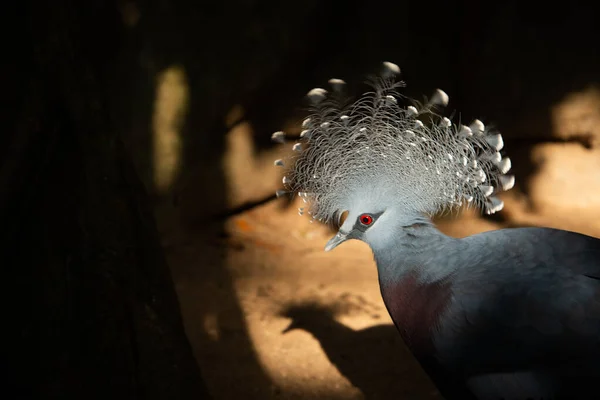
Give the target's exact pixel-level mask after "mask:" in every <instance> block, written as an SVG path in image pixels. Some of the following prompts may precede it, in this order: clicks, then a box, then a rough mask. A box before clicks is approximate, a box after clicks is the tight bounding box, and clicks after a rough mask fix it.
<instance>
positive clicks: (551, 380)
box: [327, 209, 600, 400]
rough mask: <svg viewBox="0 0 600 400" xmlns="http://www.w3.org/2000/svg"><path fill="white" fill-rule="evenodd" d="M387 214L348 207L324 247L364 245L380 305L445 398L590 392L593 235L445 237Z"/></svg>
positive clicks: (546, 232) (596, 350)
mask: <svg viewBox="0 0 600 400" xmlns="http://www.w3.org/2000/svg"><path fill="white" fill-rule="evenodd" d="M396 211H397V210H394V209H387V210H383V211H382V210H361V212H358V213H350V214H349V215H348V218H347V219H346V221H345V222H344V224H343V225H342V227H341V228H340V233H338V235H336V236H335V237H334V238H333V239H332V240H331V241H330V242H329V244H328V246H327V249H328V250H330V249H332V248H333V247H335V246H336V245H337V244H339V243H341V242H342V241H344V240H346V239H348V238H355V239H359V240H363V241H365V242H367V243H368V244H369V245H370V246H371V248H372V249H373V252H374V256H375V260H376V262H377V269H378V273H379V281H380V285H381V292H382V295H383V299H384V302H385V304H386V306H387V308H388V311H389V313H390V315H391V317H392V319H393V321H394V323H395V324H396V326H397V328H398V330H399V331H400V333H401V334H402V337H403V339H404V340H405V341H406V343H407V345H408V346H409V348H410V349H411V351H412V352H413V354H414V355H415V356H416V358H417V359H418V360H419V361H420V362H421V363H422V364H423V367H424V368H425V369H426V371H427V372H428V373H429V374H430V375H431V377H432V379H433V380H434V381H435V382H436V384H437V385H438V386H439V388H440V391H441V392H442V394H444V395H445V396H446V398H449V399H451V398H460V399H463V398H469V397H468V396H472V397H473V398H476V399H501V398H502V399H506V400H508V399H527V398H535V399H555V398H569V399H571V398H572V399H575V398H581V399H583V398H590V399H591V398H597V397H598V394H597V392H596V390H593V389H594V388H595V387H596V385H597V380H598V379H600V240H599V239H596V238H593V237H589V236H585V235H581V234H577V233H573V232H566V231H561V230H556V229H546V228H519V229H504V230H497V231H492V232H485V233H481V234H478V235H474V236H470V237H466V238H463V239H457V238H451V237H448V236H446V235H444V234H443V233H441V232H440V231H438V230H437V229H436V228H435V226H434V225H433V224H432V223H431V222H430V221H429V220H428V219H427V218H424V217H414V218H402V219H400V220H399V219H398V218H397V217H398V216H399V214H398V213H397V212H396ZM386 214H387V215H386ZM369 217H370V218H369Z"/></svg>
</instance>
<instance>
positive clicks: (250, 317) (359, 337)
mask: <svg viewBox="0 0 600 400" xmlns="http://www.w3.org/2000/svg"><path fill="white" fill-rule="evenodd" d="M169 80H171V82H172V91H171V92H169V91H168V90H167V91H166V92H165V91H164V90H163V89H164V88H163V87H162V86H160V85H159V88H163V89H160V90H163V91H160V90H159V99H158V100H157V104H160V101H165V102H166V103H168V101H166V100H165V99H168V98H169V96H171V97H172V98H174V99H175V100H176V101H183V100H182V99H184V98H185V96H186V92H185V90H184V89H183V88H182V82H184V80H183V77H182V75H178V72H177V70H172V71H170V72H167V73H166V74H165V75H163V77H162V81H161V82H166V81H169ZM161 99H162V100H161ZM575 101H580V102H581V101H582V100H581V97H576V96H575ZM588 102H589V101H588ZM583 103H585V104H587V103H586V102H585V101H583ZM157 107H158V106H157ZM183 109H185V107H184V106H182V105H180V106H177V107H173V106H172V105H171V110H172V111H171V113H169V112H166V111H163V115H164V117H163V118H162V119H161V117H160V115H159V116H158V117H157V118H156V119H155V139H154V140H155V143H156V144H160V143H163V144H165V145H164V147H163V149H162V150H161V149H157V150H155V158H157V159H156V160H155V165H157V166H159V167H157V168H158V169H159V170H157V171H155V174H156V184H157V188H158V189H160V190H163V189H164V188H166V187H168V186H169V182H170V180H171V177H172V176H173V174H174V168H175V167H174V166H176V165H177V160H176V157H175V155H176V154H177V151H178V150H177V146H178V143H179V140H178V138H177V129H176V128H177V126H179V125H178V122H177V121H178V117H177V115H176V114H177V113H178V112H179V111H176V110H183ZM598 109H600V107H599V108H598ZM565 110H566V111H565ZM555 112H556V121H555V123H556V124H558V125H557V126H556V127H555V128H556V129H557V131H560V127H561V126H562V125H560V124H561V121H565V120H566V121H567V122H564V123H569V124H573V120H572V118H571V119H569V116H572V115H576V113H574V112H573V111H572V109H569V107H568V106H566V105H564V104H563V105H562V106H561V107H558V106H557V109H556V111H555ZM157 113H159V114H160V110H158V111H157ZM592 114H593V113H592ZM586 115H587V114H586ZM594 115H595V114H594ZM161 124H162V125H161ZM161 132H163V133H162V134H163V136H161ZM251 133H252V132H251V127H250V126H249V125H248V124H246V123H241V124H238V125H236V126H234V127H233V128H232V129H231V131H230V132H229V134H228V137H227V139H226V143H227V148H228V152H227V153H226V154H225V156H224V158H223V164H224V169H225V175H226V179H227V193H228V198H227V207H233V206H236V205H239V204H241V203H243V202H245V201H249V200H259V199H261V198H264V197H267V196H269V195H270V194H272V193H273V192H274V190H275V189H277V188H278V184H279V182H280V177H281V175H280V173H281V171H280V170H277V169H276V168H275V167H273V164H272V162H273V160H274V159H275V158H280V157H281V156H282V155H284V154H285V151H287V150H286V149H275V150H272V151H269V152H265V153H261V154H258V155H257V154H255V151H254V148H253V144H252V140H251V137H252V136H251ZM159 147H160V146H159ZM163 153H164V154H163ZM509 155H510V153H509ZM163 156H164V159H160V158H161V157H163ZM532 157H533V158H534V160H538V161H539V171H538V174H537V175H534V176H533V177H532V180H531V182H530V189H531V193H530V196H529V197H527V198H526V197H524V196H523V195H522V194H521V193H520V191H519V186H517V187H516V188H515V190H513V191H512V192H509V193H507V194H506V196H505V197H504V200H505V203H506V209H505V211H504V212H503V215H504V216H505V217H506V218H507V221H505V222H503V225H501V224H499V223H495V222H490V221H487V220H483V219H481V218H479V217H478V216H477V215H476V214H475V213H473V212H467V213H465V214H464V215H463V216H462V217H461V218H460V219H459V220H456V219H444V220H441V221H440V223H439V226H440V228H441V229H442V230H444V231H445V232H447V233H448V234H450V235H454V236H465V235H468V234H473V233H476V232H481V231H485V230H491V229H497V228H501V227H503V226H505V225H545V226H554V227H559V228H564V229H570V230H575V231H579V232H584V233H587V234H591V235H596V236H599V237H600V213H599V212H597V211H594V210H598V209H600V207H596V206H600V181H599V179H600V149H598V148H595V149H592V150H588V149H583V148H582V147H581V146H580V145H578V144H544V145H539V146H537V147H536V148H535V149H534V150H533V153H532ZM515 162H518V160H513V163H515ZM160 166H163V167H160ZM161 168H162V170H161ZM593 168H595V169H593ZM518 179H519V177H517V182H519V181H518ZM297 206H298V205H296V206H295V207H294V206H292V207H290V208H287V209H286V208H284V207H283V202H282V201H279V200H277V201H272V202H269V203H267V204H265V205H263V206H260V207H256V208H254V209H252V210H250V211H247V212H244V213H242V214H239V215H236V216H234V217H231V218H229V219H228V220H226V221H225V231H223V230H222V224H221V223H220V222H219V221H216V222H215V221H210V220H209V221H206V224H204V225H203V226H199V227H198V228H197V229H195V230H194V231H189V230H188V231H185V232H184V231H183V230H182V229H179V228H178V227H177V226H175V227H173V226H172V225H170V226H169V227H168V229H166V228H165V226H166V225H165V218H164V216H163V215H162V214H161V212H159V213H158V214H157V215H158V222H159V226H160V227H161V230H162V233H163V244H164V245H165V249H166V251H167V256H168V260H169V263H170V266H171V268H172V272H173V277H174V280H175V284H176V289H177V292H178V294H179V298H180V302H181V308H182V312H183V316H184V320H185V325H186V331H187V333H188V336H189V339H190V341H191V343H192V345H193V348H194V351H195V354H196V356H197V359H198V361H199V363H200V365H201V367H202V371H203V375H204V378H205V380H206V382H207V384H208V386H209V388H210V390H211V392H212V393H213V395H214V397H215V398H216V399H234V398H235V399H268V398H289V399H300V398H303V399H309V398H323V399H359V398H364V397H368V398H381V399H391V398H418V399H425V398H436V394H435V391H434V389H433V387H432V386H431V383H430V382H429V381H428V379H427V377H426V376H425V375H424V374H423V372H422V371H421V370H420V368H419V367H418V365H417V364H416V362H415V361H414V360H413V358H412V357H411V356H410V354H409V353H408V352H407V350H406V349H405V348H404V345H403V344H402V342H401V340H400V338H399V335H398V334H397V333H396V331H395V330H394V328H393V326H392V325H391V320H390V318H389V316H388V314H387V311H386V309H385V306H384V304H383V302H382V300H381V296H380V293H379V286H378V282H377V275H376V269H375V265H374V262H373V260H372V255H371V252H370V249H369V248H368V247H367V246H366V245H365V244H362V243H359V242H349V243H346V244H343V245H342V246H340V247H339V248H337V249H335V250H334V251H333V252H330V253H325V252H324V251H323V247H324V245H325V242H326V241H327V239H328V238H329V237H330V236H331V235H332V232H331V231H330V230H328V228H327V227H324V226H322V225H319V224H310V223H309V219H308V218H307V217H300V216H299V215H298V213H297V211H296V208H297ZM594 216H597V218H596V217H594ZM230 289H231V290H230ZM232 297H233V298H232ZM240 315H241V318H240ZM292 322H294V325H292V326H291V328H293V329H289V330H287V328H288V327H290V324H292ZM248 341H249V343H248ZM248 344H249V346H248ZM265 376H266V380H265V379H264V378H265ZM265 382H267V384H265Z"/></svg>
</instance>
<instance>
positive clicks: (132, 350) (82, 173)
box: [0, 0, 600, 399]
mask: <svg viewBox="0 0 600 400" xmlns="http://www.w3.org/2000/svg"><path fill="white" fill-rule="evenodd" d="M2 14H3V16H4V17H5V18H4V19H5V23H4V24H3V27H2V30H3V32H2V36H3V42H4V43H5V44H4V45H3V49H2V53H3V54H4V57H3V59H4V61H3V62H2V67H1V68H2V69H1V71H2V82H3V84H2V99H3V102H2V107H1V108H0V115H1V118H2V121H3V124H2V134H1V135H0V160H1V165H0V166H1V169H0V218H1V219H0V221H1V224H2V231H3V238H2V241H1V242H0V252H1V253H0V260H2V261H1V265H2V269H3V271H4V272H5V275H4V277H3V279H2V282H3V285H4V290H3V293H4V294H5V301H4V302H3V303H4V305H5V308H6V312H5V313H4V318H3V320H4V322H3V324H2V325H3V327H4V331H5V333H6V334H7V335H8V338H6V339H5V340H4V345H3V349H4V351H3V363H4V364H5V371H6V372H5V374H3V375H4V377H5V379H7V382H8V384H9V385H8V386H7V388H14V389H15V390H18V392H15V393H21V395H19V398H34V397H35V398H103V399H105V398H110V397H111V396H112V397H115V396H117V397H118V398H157V399H158V398H170V399H184V398H195V399H198V398H203V397H205V396H206V391H205V385H204V383H203V382H202V378H201V374H200V371H199V370H198V367H197V364H196V362H195V359H194V356H193V355H192V352H191V348H190V345H189V343H188V341H187V339H186V336H185V334H184V331H183V326H182V321H181V317H180V314H179V305H178V301H177V297H176V295H175V291H174V288H173V285H172V282H171V278H170V275H169V269H168V266H167V264H166V261H165V257H164V254H163V250H162V248H161V245H160V240H159V235H158V233H157V229H156V227H155V222H154V216H153V207H154V205H155V204H156V203H157V202H161V201H167V202H172V203H174V204H177V206H178V207H179V211H178V217H179V218H182V219H183V220H185V224H189V225H190V226H198V224H200V225H201V224H202V223H203V220H204V219H206V218H213V217H212V216H219V215H223V213H227V212H228V211H230V210H228V209H227V207H226V206H225V204H226V202H225V198H226V195H227V193H226V186H225V185H224V180H225V178H224V176H223V171H222V169H221V167H220V164H219V162H220V157H221V155H222V153H223V151H224V135H225V133H226V132H227V130H228V127H227V126H226V125H225V123H224V120H225V116H226V115H227V114H228V113H229V111H230V110H231V109H232V107H234V106H237V105H241V106H242V107H243V109H244V110H245V112H244V115H243V118H244V120H246V121H248V122H249V123H250V124H251V125H252V127H253V131H254V132H255V137H254V141H255V144H256V146H257V149H258V151H260V150H261V149H266V148H268V147H269V146H271V144H270V142H269V137H270V134H271V133H272V132H273V131H275V130H279V129H280V128H281V126H283V125H284V124H285V123H288V122H289V121H296V120H297V114H296V112H297V109H298V105H299V104H300V100H301V98H302V96H303V95H304V94H305V93H306V91H307V90H308V89H310V88H311V87H314V86H320V85H323V84H324V82H326V80H327V79H328V78H330V77H331V76H341V77H343V78H344V79H345V80H347V81H349V82H350V81H360V80H361V79H363V77H364V75H365V74H367V73H370V72H372V71H375V70H376V69H377V68H378V65H379V63H380V62H381V61H384V60H390V61H393V62H395V63H397V64H398V65H400V66H401V68H402V71H403V78H404V79H405V80H406V81H407V82H408V84H409V85H408V87H407V90H406V94H408V95H410V96H414V97H416V98H421V96H422V95H423V94H429V93H431V92H432V91H433V89H435V88H437V87H441V88H443V89H444V90H446V92H447V93H448V94H449V95H450V97H451V100H452V107H453V108H455V109H459V110H465V112H463V114H462V116H463V117H464V118H465V119H469V118H472V117H475V116H477V117H484V118H485V119H486V120H490V121H494V122H495V125H497V126H498V127H499V128H500V130H501V131H502V132H504V133H505V138H506V142H507V147H508V146H509V145H510V146H511V148H513V149H517V151H516V153H518V154H525V155H526V154H527V153H528V151H529V149H530V148H531V146H534V145H536V144H537V143H541V142H552V141H557V140H573V141H578V142H581V143H582V145H584V146H588V147H589V146H590V144H589V143H588V142H589V140H588V139H589V138H588V139H586V132H580V135H577V137H573V138H571V139H557V138H553V137H551V132H552V129H551V128H550V125H551V120H550V115H549V111H548V110H549V107H550V105H552V104H554V103H556V102H557V101H559V100H560V99H561V98H563V97H564V96H565V94H567V93H570V92H573V91H578V90H583V89H585V88H587V87H589V86H590V85H592V84H598V83H599V82H600V76H599V74H598V71H600V54H599V51H598V48H599V46H598V42H599V39H600V35H599V33H600V32H599V31H600V28H598V23H597V19H598V15H599V14H598V10H597V6H596V5H594V2H577V1H570V2H567V3H564V2H563V3H550V2H546V3H536V4H534V3H529V2H526V1H520V2H516V1H505V2H471V1H432V0H430V1H412V2H408V1H391V2H376V1H370V2H349V1H316V0H306V1H302V2H285V1H256V0H245V1H244V0H240V1H233V0H232V1H221V2H202V1H187V0H173V1H167V0H140V1H100V0H89V1H74V0H55V1H41V0H31V1H28V2H21V3H19V2H12V3H10V4H6V5H3V10H2ZM172 65H177V66H180V67H181V68H182V69H183V70H184V71H185V73H186V76H187V79H188V82H187V84H188V87H189V104H188V109H189V112H188V113H187V115H186V117H185V118H186V119H185V121H184V124H183V132H182V138H183V158H182V161H181V167H180V170H181V171H185V173H181V174H180V176H179V177H178V178H177V179H178V180H177V181H176V182H175V184H174V185H173V187H172V190H171V191H169V192H168V193H156V192H155V191H154V189H153V186H152V179H153V177H152V171H153V170H152V156H151V155H152V151H153V149H152V141H151V135H150V127H151V119H152V112H153V109H152V107H153V98H154V90H155V83H156V81H155V79H156V76H157V74H159V73H160V72H161V71H163V70H165V69H166V68H168V67H170V66H172ZM198 170H200V171H201V176H202V177H203V178H202V182H201V183H200V184H193V185H190V184H189V180H190V179H192V180H193V178H190V176H192V177H193V176H195V175H194V174H196V172H194V171H198ZM190 171H191V172H190ZM517 171H518V174H519V176H520V181H522V182H524V184H523V185H522V189H523V191H524V192H525V193H526V192H527V184H526V182H527V176H528V175H530V174H533V173H534V172H535V166H534V165H533V164H532V163H531V162H529V160H528V158H527V157H522V162H520V163H519V167H518V170H517ZM215 218H216V217H215ZM217 221H221V220H217ZM211 268H213V269H215V272H214V274H217V275H219V277H220V280H221V281H222V282H230V279H229V277H228V276H227V272H226V271H225V269H221V268H220V267H219V266H218V265H217V266H215V265H212V266H211ZM223 290H224V291H225V292H227V291H228V290H233V289H232V288H231V286H228V285H227V284H225V285H224V288H223ZM224 298H225V299H227V298H228V297H227V296H224ZM229 298H230V300H229V301H230V304H222V306H223V307H229V308H233V309H236V307H238V308H239V306H238V305H237V304H236V303H235V296H233V295H232V296H230V297H229ZM238 313H239V318H240V320H241V319H242V315H241V311H239V310H238ZM234 314H235V313H234ZM240 343H241V344H240V348H232V349H229V350H228V351H232V352H241V353H244V357H252V355H251V354H252V352H251V351H250V350H248V349H249V348H251V343H250V341H249V339H246V340H241V341H240ZM244 346H245V347H247V348H248V349H245V348H244ZM248 354H250V355H248ZM214 362H218V360H214ZM256 370H257V371H259V372H257V373H256V374H254V375H252V376H253V377H254V378H253V379H256V385H268V378H267V376H266V375H265V374H261V373H260V366H259V365H258V363H257V364H256ZM6 390H8V389H6ZM9 392H10V391H9Z"/></svg>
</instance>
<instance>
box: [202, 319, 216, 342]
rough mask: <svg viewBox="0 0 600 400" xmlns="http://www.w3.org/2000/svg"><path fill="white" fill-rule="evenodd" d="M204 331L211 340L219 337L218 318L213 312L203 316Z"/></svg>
mask: <svg viewBox="0 0 600 400" xmlns="http://www.w3.org/2000/svg"><path fill="white" fill-rule="evenodd" d="M203 325H204V331H205V332H206V334H207V335H208V337H209V338H211V339H212V340H213V341H215V342H216V341H218V340H219V337H220V331H219V318H218V317H217V315H216V314H215V313H209V314H206V315H205V316H204V321H203Z"/></svg>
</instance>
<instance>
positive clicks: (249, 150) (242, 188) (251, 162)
mask: <svg viewBox="0 0 600 400" xmlns="http://www.w3.org/2000/svg"><path fill="white" fill-rule="evenodd" d="M242 112H243V111H242V110H241V108H239V107H234V108H233V109H232V110H231V112H230V113H229V115H228V117H227V118H226V121H225V122H226V123H227V124H230V125H232V127H231V129H230V131H229V132H227V135H226V137H225V143H226V150H225V154H224V155H223V159H222V162H223V164H222V165H223V172H224V174H225V178H226V182H227V203H228V206H230V207H235V206H239V205H240V204H243V203H245V202H249V201H256V200H260V199H262V198H264V197H266V196H270V195H272V194H274V193H275V190H277V189H279V187H280V186H281V176H282V174H283V170H282V169H281V168H280V167H275V166H274V165H273V162H274V161H275V159H277V158H282V157H284V156H285V150H284V148H282V147H279V146H276V147H274V148H273V149H271V150H266V151H262V152H260V153H257V151H256V149H255V146H254V137H253V130H252V127H251V125H250V124H249V123H248V122H246V121H242V122H238V123H235V121H239V118H241V116H242ZM288 147H289V146H288ZM288 151H289V149H288Z"/></svg>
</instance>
